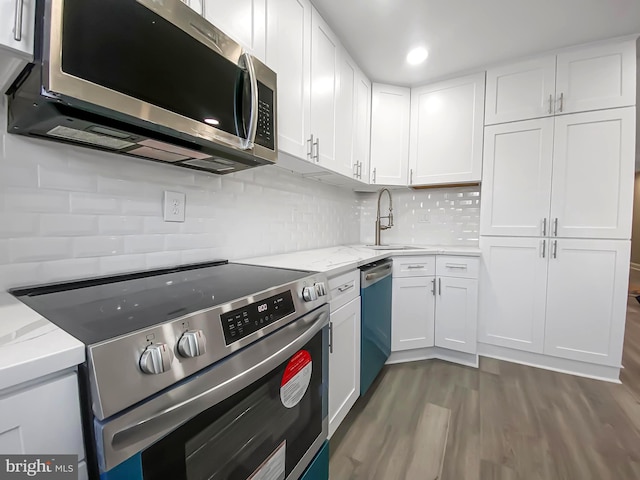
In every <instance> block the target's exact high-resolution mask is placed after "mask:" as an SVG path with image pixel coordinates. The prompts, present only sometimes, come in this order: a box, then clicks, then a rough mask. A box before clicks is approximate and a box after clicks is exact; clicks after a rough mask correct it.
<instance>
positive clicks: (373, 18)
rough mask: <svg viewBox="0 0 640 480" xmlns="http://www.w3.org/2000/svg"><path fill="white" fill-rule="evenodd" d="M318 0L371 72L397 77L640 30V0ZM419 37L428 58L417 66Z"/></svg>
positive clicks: (379, 78) (377, 77)
mask: <svg viewBox="0 0 640 480" xmlns="http://www.w3.org/2000/svg"><path fill="white" fill-rule="evenodd" d="M312 1H313V4H314V5H315V6H316V8H317V9H318V11H319V12H320V13H321V14H322V16H323V17H324V19H325V20H326V21H327V22H328V23H329V25H330V26H331V28H332V29H333V30H334V31H335V33H336V34H337V35H338V37H340V39H341V40H342V42H343V44H344V45H345V47H346V48H347V50H348V51H349V53H350V54H351V55H352V56H353V57H354V60H355V61H356V62H357V63H358V64H359V65H360V67H361V68H362V69H363V71H364V72H365V73H366V74H367V75H368V76H369V78H370V79H371V80H373V81H375V82H381V83H390V84H394V85H406V86H409V85H419V84H422V83H427V82H429V81H432V80H435V79H438V78H444V77H448V76H452V75H453V74H456V73H461V72H466V71H472V70H474V69H481V67H484V66H487V65H491V64H494V63H499V62H503V61H506V60H510V59H513V58H518V57H522V56H527V55H532V54H536V53H539V52H544V51H547V50H552V49H555V48H559V47H565V46H570V45H577V44H580V43H586V42H591V41H594V40H600V39H605V38H610V37H615V36H621V35H627V34H633V33H640V0H312ZM420 44H422V45H424V46H426V47H427V49H428V50H429V58H428V59H427V61H426V62H425V63H424V64H422V65H420V66H418V67H411V66H409V65H408V64H407V63H406V61H405V57H406V54H407V52H408V51H409V49H410V48H412V47H414V46H416V45H420Z"/></svg>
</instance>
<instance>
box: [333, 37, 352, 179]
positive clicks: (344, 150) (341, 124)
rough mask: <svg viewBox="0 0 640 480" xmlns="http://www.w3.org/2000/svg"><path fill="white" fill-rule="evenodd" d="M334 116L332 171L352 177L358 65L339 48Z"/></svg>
mask: <svg viewBox="0 0 640 480" xmlns="http://www.w3.org/2000/svg"><path fill="white" fill-rule="evenodd" d="M339 67H340V68H339V72H338V73H339V74H338V85H339V86H338V100H337V109H336V110H337V116H336V126H335V135H336V158H335V168H334V171H336V172H338V173H341V174H342V175H345V176H348V177H353V176H355V173H356V167H355V159H354V153H355V152H354V147H355V133H356V131H355V122H356V74H357V73H356V72H357V70H358V67H357V66H356V63H355V62H354V61H353V60H352V59H351V57H350V56H349V54H348V53H347V51H346V50H345V49H344V48H342V47H341V48H340V60H339Z"/></svg>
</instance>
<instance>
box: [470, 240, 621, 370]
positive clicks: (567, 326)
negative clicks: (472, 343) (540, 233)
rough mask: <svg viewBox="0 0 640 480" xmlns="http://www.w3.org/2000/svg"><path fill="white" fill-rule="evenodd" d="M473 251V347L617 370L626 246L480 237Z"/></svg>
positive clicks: (586, 242) (619, 356)
mask: <svg viewBox="0 0 640 480" xmlns="http://www.w3.org/2000/svg"><path fill="white" fill-rule="evenodd" d="M480 248H481V250H482V258H483V266H482V269H481V282H480V316H479V332H478V340H479V341H480V342H482V343H487V344H490V345H497V346H501V347H508V348H512V349H515V350H522V351H528V352H533V353H538V354H544V355H549V356H554V357H560V358H564V359H568V360H575V361H581V362H587V363H593V364H598V365H604V366H611V367H619V366H620V361H621V358H622V345H623V339H624V326H625V315H626V300H627V287H628V275H629V257H630V248H631V247H630V242H629V241H628V240H587V239H566V238H517V237H508V238H491V237H482V238H481V241H480Z"/></svg>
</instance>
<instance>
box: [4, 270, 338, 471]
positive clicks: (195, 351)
mask: <svg viewBox="0 0 640 480" xmlns="http://www.w3.org/2000/svg"><path fill="white" fill-rule="evenodd" d="M325 285H326V278H325V277H324V275H322V274H319V273H313V272H307V271H298V270H287V269H279V268H270V267H259V266H251V265H241V264H233V263H228V262H226V261H219V262H211V263H206V264H197V265H189V266H183V267H179V268H174V269H165V270H155V271H146V272H139V273H134V274H126V275H119V276H112V277H102V278H97V279H89V280H82V281H76V282H66V283H60V284H54V285H45V286H37V287H31V288H20V289H14V290H12V291H11V293H12V294H13V295H14V296H16V297H17V298H18V299H19V300H21V301H22V302H23V303H25V304H26V305H28V306H29V307H31V308H32V309H34V310H36V311H37V312H38V313H40V314H41V315H43V316H44V317H45V318H47V319H48V320H50V321H51V322H53V323H55V324H56V325H58V326H59V327H60V328H62V329H63V330H65V331H67V332H68V333H70V334H71V335H73V336H74V337H76V338H77V339H79V340H80V341H82V342H83V343H84V344H85V345H86V354H87V360H86V362H85V364H83V365H81V366H80V368H79V378H80V383H81V392H82V393H83V409H84V413H83V415H84V419H83V420H84V428H85V445H86V447H87V455H88V459H89V460H90V463H91V465H90V467H93V469H92V472H91V476H92V477H93V478H100V479H101V480H121V479H127V480H150V479H168V478H171V479H172V480H180V479H185V480H194V479H230V480H233V479H239V480H240V479H241V480H246V479H248V478H262V477H261V476H260V475H262V476H264V475H267V474H273V478H281V479H297V478H299V477H300V475H301V474H302V472H303V471H304V469H305V468H306V467H307V465H308V464H309V463H310V462H311V460H312V459H313V457H314V455H315V454H316V453H317V452H318V450H319V449H320V448H321V447H322V444H323V442H324V441H325V440H326V437H327V373H328V372H327V370H328V342H329V334H328V325H329V307H328V305H327V299H326V287H325ZM273 472H275V473H273ZM265 478H266V477H265ZM268 478H272V477H268Z"/></svg>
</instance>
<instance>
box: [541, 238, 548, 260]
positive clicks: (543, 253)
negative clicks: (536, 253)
mask: <svg viewBox="0 0 640 480" xmlns="http://www.w3.org/2000/svg"><path fill="white" fill-rule="evenodd" d="M541 248H542V258H545V257H546V256H547V241H546V240H542V245H541Z"/></svg>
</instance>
